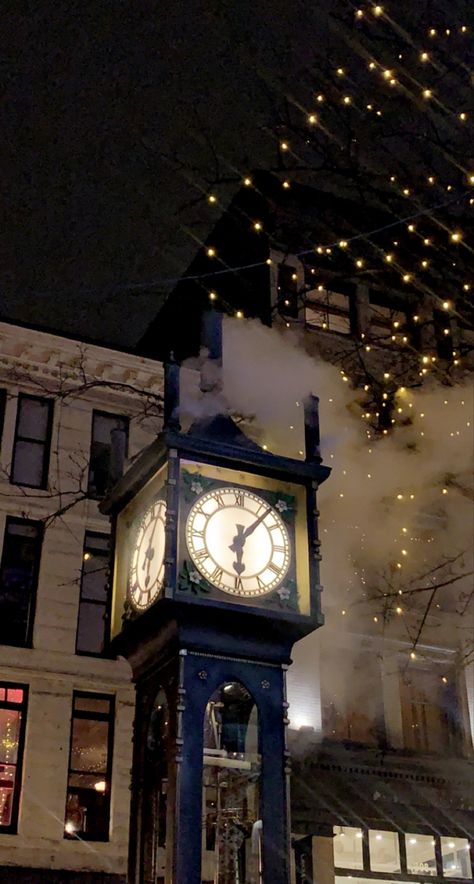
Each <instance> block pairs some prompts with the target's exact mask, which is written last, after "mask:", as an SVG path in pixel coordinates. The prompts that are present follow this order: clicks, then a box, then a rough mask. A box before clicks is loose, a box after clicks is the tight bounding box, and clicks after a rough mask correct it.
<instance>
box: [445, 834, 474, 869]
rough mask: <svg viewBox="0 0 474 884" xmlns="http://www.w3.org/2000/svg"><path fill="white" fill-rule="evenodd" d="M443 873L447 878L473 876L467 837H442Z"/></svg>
mask: <svg viewBox="0 0 474 884" xmlns="http://www.w3.org/2000/svg"><path fill="white" fill-rule="evenodd" d="M441 856H442V859H443V875H445V876H446V878H472V869H471V856H470V850H469V841H468V840H467V838H445V837H442V838H441Z"/></svg>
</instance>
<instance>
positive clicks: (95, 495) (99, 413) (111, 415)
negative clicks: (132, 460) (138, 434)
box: [87, 408, 130, 500]
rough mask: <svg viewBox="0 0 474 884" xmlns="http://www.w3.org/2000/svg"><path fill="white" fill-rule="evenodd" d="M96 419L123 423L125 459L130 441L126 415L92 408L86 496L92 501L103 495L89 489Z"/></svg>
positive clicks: (128, 421)
mask: <svg viewBox="0 0 474 884" xmlns="http://www.w3.org/2000/svg"><path fill="white" fill-rule="evenodd" d="M96 417H105V418H115V419H116V420H121V421H124V423H125V431H126V445H125V457H128V446H129V440H130V417H129V415H127V414H117V412H115V411H102V410H101V409H97V408H94V409H93V411H92V420H91V436H90V446H89V471H88V476H87V496H88V497H90V498H91V499H92V500H101V498H102V497H103V495H102V494H99V493H98V492H97V491H94V490H93V489H92V487H91V469H92V446H93V445H94V422H95V419H96Z"/></svg>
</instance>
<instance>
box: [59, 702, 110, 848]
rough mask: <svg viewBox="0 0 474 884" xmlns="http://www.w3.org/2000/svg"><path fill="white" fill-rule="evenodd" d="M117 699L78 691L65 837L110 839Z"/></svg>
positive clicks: (73, 725)
mask: <svg viewBox="0 0 474 884" xmlns="http://www.w3.org/2000/svg"><path fill="white" fill-rule="evenodd" d="M113 717H114V698H113V697H109V696H104V695H101V694H86V693H82V692H80V691H75V692H74V696H73V708H72V728H71V747H70V751H69V773H68V789H67V799H66V815H65V824H64V837H65V838H76V837H78V838H81V839H86V840H88V841H108V838H109V818H110V780H111V767H112V740H113Z"/></svg>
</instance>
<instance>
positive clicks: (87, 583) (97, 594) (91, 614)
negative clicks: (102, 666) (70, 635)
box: [76, 531, 110, 654]
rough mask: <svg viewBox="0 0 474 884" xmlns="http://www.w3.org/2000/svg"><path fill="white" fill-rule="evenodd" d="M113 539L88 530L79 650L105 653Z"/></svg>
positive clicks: (77, 638)
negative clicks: (111, 540)
mask: <svg viewBox="0 0 474 884" xmlns="http://www.w3.org/2000/svg"><path fill="white" fill-rule="evenodd" d="M109 554H110V538H109V537H108V536H107V534H95V533H94V532H92V531H86V536H85V540H84V552H83V562H82V575H81V596H80V600H79V616H78V621H77V636H76V652H77V653H78V654H102V652H103V650H104V640H105V617H106V613H107V588H108V568H109Z"/></svg>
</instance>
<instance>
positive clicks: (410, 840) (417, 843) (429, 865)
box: [405, 833, 436, 875]
mask: <svg viewBox="0 0 474 884" xmlns="http://www.w3.org/2000/svg"><path fill="white" fill-rule="evenodd" d="M405 845H406V852H407V872H409V873H410V874H411V875H436V857H435V839H434V837H433V835H418V834H416V833H415V834H413V833H408V834H406V835H405Z"/></svg>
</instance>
